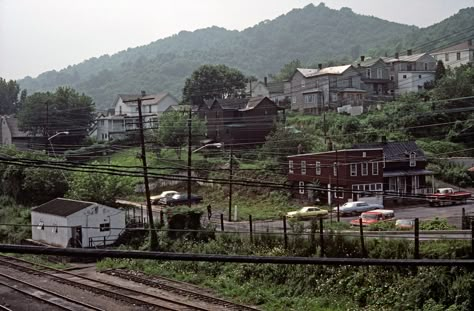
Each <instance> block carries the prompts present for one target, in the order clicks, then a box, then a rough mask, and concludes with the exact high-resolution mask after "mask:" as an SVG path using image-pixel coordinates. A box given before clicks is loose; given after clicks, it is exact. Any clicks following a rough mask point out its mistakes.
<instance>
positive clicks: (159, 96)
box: [115, 92, 176, 105]
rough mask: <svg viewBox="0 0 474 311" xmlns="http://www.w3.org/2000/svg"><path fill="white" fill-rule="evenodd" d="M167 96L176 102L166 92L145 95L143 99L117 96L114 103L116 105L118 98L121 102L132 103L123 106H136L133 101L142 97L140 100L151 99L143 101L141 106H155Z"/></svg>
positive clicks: (127, 95)
mask: <svg viewBox="0 0 474 311" xmlns="http://www.w3.org/2000/svg"><path fill="white" fill-rule="evenodd" d="M167 96H171V97H172V98H173V99H174V100H176V99H175V98H174V97H173V96H172V95H171V94H170V93H168V92H161V93H157V94H147V95H146V96H145V97H143V96H142V95H138V94H118V96H117V99H116V100H115V103H117V101H118V100H119V98H121V99H122V101H123V102H126V101H132V102H128V103H125V104H136V101H135V102H134V100H136V99H137V98H139V97H142V98H153V99H151V100H145V101H143V102H142V105H155V104H158V103H160V102H161V101H162V100H163V99H165V98H166V97H167Z"/></svg>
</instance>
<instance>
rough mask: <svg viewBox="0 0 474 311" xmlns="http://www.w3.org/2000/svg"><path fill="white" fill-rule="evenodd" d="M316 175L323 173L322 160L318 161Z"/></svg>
mask: <svg viewBox="0 0 474 311" xmlns="http://www.w3.org/2000/svg"><path fill="white" fill-rule="evenodd" d="M316 175H318V176H319V175H321V162H319V161H316Z"/></svg>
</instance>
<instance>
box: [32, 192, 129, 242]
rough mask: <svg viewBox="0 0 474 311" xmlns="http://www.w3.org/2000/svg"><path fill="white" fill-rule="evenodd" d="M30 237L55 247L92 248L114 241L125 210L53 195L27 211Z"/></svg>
mask: <svg viewBox="0 0 474 311" xmlns="http://www.w3.org/2000/svg"><path fill="white" fill-rule="evenodd" d="M31 224H32V225H33V226H32V229H31V231H32V239H33V240H34V241H39V242H42V243H46V244H49V245H53V246H58V247H95V246H103V245H110V244H112V243H114V242H115V240H116V239H117V238H118V236H119V234H120V233H121V232H122V230H123V229H124V228H125V212H124V211H121V210H119V209H116V208H112V207H109V206H105V205H101V204H98V203H94V202H86V201H77V200H70V199H63V198H56V199H54V200H51V201H49V202H46V203H44V204H42V205H40V206H38V207H36V208H34V209H33V210H32V211H31Z"/></svg>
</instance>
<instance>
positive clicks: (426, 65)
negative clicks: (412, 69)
mask: <svg viewBox="0 0 474 311" xmlns="http://www.w3.org/2000/svg"><path fill="white" fill-rule="evenodd" d="M425 71H428V63H425Z"/></svg>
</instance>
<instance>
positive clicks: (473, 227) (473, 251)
mask: <svg viewBox="0 0 474 311" xmlns="http://www.w3.org/2000/svg"><path fill="white" fill-rule="evenodd" d="M471 258H473V259H474V220H471Z"/></svg>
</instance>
